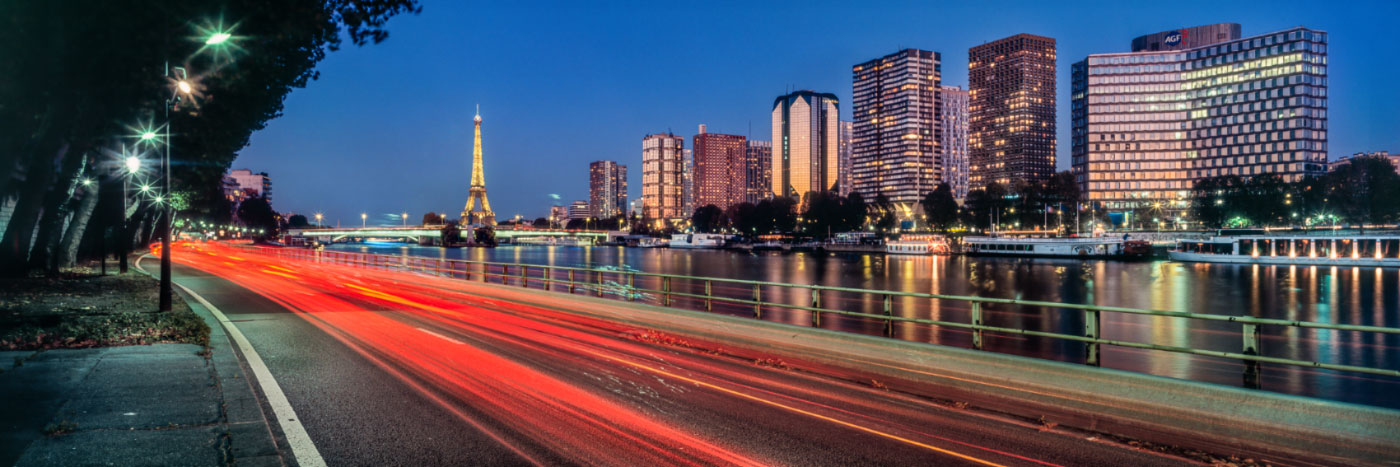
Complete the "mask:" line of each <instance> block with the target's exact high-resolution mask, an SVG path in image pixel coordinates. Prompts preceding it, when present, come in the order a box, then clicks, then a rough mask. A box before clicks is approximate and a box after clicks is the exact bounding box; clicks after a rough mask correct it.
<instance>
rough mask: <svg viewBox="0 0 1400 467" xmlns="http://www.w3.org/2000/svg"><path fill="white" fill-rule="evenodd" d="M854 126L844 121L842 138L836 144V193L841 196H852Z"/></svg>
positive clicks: (852, 123)
mask: <svg viewBox="0 0 1400 467" xmlns="http://www.w3.org/2000/svg"><path fill="white" fill-rule="evenodd" d="M854 124H855V122H850V121H846V120H842V121H841V136H840V137H839V138H838V139H837V142H836V145H837V150H836V160H837V163H836V165H837V169H836V185H837V187H838V189H837V190H836V193H837V194H840V195H841V196H850V195H851V133H852V132H853V131H854V128H855V127H854Z"/></svg>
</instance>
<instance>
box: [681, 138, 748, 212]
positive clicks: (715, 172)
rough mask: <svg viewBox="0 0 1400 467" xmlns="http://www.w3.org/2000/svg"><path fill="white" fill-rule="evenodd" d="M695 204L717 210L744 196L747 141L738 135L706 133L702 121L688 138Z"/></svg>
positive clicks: (733, 203) (746, 186)
mask: <svg viewBox="0 0 1400 467" xmlns="http://www.w3.org/2000/svg"><path fill="white" fill-rule="evenodd" d="M691 159H692V160H693V161H694V166H693V170H692V179H693V182H692V184H693V190H694V193H695V202H694V206H695V207H697V208H698V207H702V206H706V205H711V204H713V205H715V206H717V207H719V208H720V209H721V210H723V209H729V207H730V206H733V205H735V204H739V203H742V202H744V201H745V200H746V199H747V198H748V170H747V169H748V167H747V162H748V143H747V142H746V138H744V137H743V136H739V135H726V134H720V133H709V132H707V131H706V128H705V125H700V132H699V133H698V134H696V135H695V137H694V138H693V139H692V142H691Z"/></svg>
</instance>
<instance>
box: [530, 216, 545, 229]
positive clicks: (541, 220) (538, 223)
mask: <svg viewBox="0 0 1400 467" xmlns="http://www.w3.org/2000/svg"><path fill="white" fill-rule="evenodd" d="M533 225H534V226H535V228H537V229H548V228H549V218H548V217H536V218H535V223H534V224H533Z"/></svg>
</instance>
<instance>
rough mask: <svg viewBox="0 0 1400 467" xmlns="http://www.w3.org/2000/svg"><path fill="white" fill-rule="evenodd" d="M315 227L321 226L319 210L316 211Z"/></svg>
mask: <svg viewBox="0 0 1400 467" xmlns="http://www.w3.org/2000/svg"><path fill="white" fill-rule="evenodd" d="M316 227H317V228H320V227H322V225H321V213H319V212H318V213H316Z"/></svg>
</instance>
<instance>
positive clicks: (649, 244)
mask: <svg viewBox="0 0 1400 467" xmlns="http://www.w3.org/2000/svg"><path fill="white" fill-rule="evenodd" d="M665 247H666V239H664V238H656V237H646V238H643V239H641V240H637V248H665Z"/></svg>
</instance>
